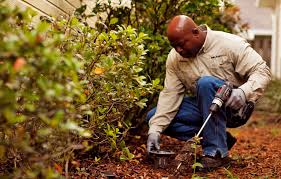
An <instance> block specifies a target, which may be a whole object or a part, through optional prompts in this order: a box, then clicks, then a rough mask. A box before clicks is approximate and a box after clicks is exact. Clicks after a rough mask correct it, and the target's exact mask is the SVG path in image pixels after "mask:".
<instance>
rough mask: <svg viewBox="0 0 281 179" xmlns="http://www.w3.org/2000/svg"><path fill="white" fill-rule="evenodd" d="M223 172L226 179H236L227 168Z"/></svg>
mask: <svg viewBox="0 0 281 179" xmlns="http://www.w3.org/2000/svg"><path fill="white" fill-rule="evenodd" d="M224 171H225V173H226V177H227V178H228V179H238V177H237V176H234V175H233V174H232V172H231V171H229V170H228V169H227V168H224Z"/></svg>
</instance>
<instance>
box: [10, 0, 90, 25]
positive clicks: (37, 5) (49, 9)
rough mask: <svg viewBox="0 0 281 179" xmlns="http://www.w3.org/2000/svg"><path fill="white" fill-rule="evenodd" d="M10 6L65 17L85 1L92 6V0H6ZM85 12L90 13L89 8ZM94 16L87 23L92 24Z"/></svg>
mask: <svg viewBox="0 0 281 179" xmlns="http://www.w3.org/2000/svg"><path fill="white" fill-rule="evenodd" d="M6 1H7V3H8V4H9V5H11V6H18V7H20V8H22V9H25V8H27V7H31V8H32V9H34V10H35V11H37V13H38V15H39V16H42V15H43V16H53V17H58V16H63V17H65V18H67V17H69V16H71V15H72V14H73V12H74V11H75V9H76V8H78V7H80V6H81V5H82V4H84V3H86V4H87V5H89V6H91V7H92V6H93V3H94V2H93V1H92V2H90V1H89V0H88V1H86V2H83V3H82V1H81V0H6ZM86 12H87V13H90V12H91V10H90V8H87V10H86ZM94 21H95V20H94V18H89V20H88V23H89V24H90V25H93V24H94Z"/></svg>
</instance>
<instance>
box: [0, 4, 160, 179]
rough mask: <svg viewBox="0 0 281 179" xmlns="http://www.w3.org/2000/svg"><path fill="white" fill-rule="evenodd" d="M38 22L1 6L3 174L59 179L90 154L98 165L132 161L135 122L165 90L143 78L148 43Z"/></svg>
mask: <svg viewBox="0 0 281 179" xmlns="http://www.w3.org/2000/svg"><path fill="white" fill-rule="evenodd" d="M33 15H34V12H33V11H31V10H27V11H25V12H20V11H19V10H18V9H13V10H11V9H9V8H7V7H6V6H5V5H4V4H2V3H1V4H0V25H1V30H0V38H1V39H0V42H1V43H0V47H1V49H0V54H1V55H0V76H1V78H0V106H1V108H0V137H1V143H0V164H1V166H5V167H1V168H5V169H6V171H4V173H13V174H11V176H13V177H19V176H22V175H23V176H26V177H30V178H36V177H44V178H45V177H50V178H56V177H59V174H62V171H63V170H64V171H65V172H67V169H68V167H67V166H68V165H69V163H70V162H71V161H72V160H75V157H76V156H77V155H79V154H83V153H84V152H87V151H89V150H92V151H93V153H94V155H95V159H96V160H97V161H98V160H99V156H100V154H102V153H103V154H109V156H111V155H114V156H116V157H119V158H120V159H121V160H129V159H132V158H133V157H134V156H133V154H131V153H130V150H129V148H128V147H126V145H125V141H124V139H125V138H126V134H127V131H128V130H129V129H130V126H131V120H132V119H133V117H130V115H128V114H130V112H131V111H138V110H139V109H140V108H143V107H144V106H145V105H146V104H145V102H146V100H147V99H146V96H147V95H148V94H149V93H153V91H154V90H155V89H156V88H158V83H159V82H158V81H157V80H156V81H151V83H150V82H149V81H147V79H146V77H145V76H143V75H141V72H142V70H143V65H144V62H143V60H144V55H145V54H146V50H145V49H144V45H143V41H144V40H145V39H146V38H147V35H145V34H144V33H136V30H135V29H133V28H132V27H130V26H127V27H125V26H119V27H118V29H117V30H115V31H113V30H112V31H109V32H103V33H99V32H98V31H96V30H95V29H93V28H90V27H89V26H87V25H85V24H84V23H82V22H79V21H78V19H76V18H71V19H69V20H60V21H58V20H52V19H48V18H47V19H46V20H44V21H42V22H39V23H37V24H36V25H32V23H31V18H32V16H33ZM75 151H79V152H75ZM62 166H66V167H65V169H62ZM54 168H55V169H56V170H57V171H58V172H54Z"/></svg>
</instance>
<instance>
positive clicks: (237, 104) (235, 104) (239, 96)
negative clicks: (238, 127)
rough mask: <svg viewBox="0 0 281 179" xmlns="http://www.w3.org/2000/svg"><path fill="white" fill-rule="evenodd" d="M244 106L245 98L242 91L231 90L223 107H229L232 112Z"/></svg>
mask: <svg viewBox="0 0 281 179" xmlns="http://www.w3.org/2000/svg"><path fill="white" fill-rule="evenodd" d="M245 104H246V96H245V93H244V91H243V90H242V89H239V88H238V89H233V90H232V93H231V95H230V97H229V99H228V100H227V101H226V103H225V106H229V107H230V108H232V109H234V110H238V109H240V108H241V107H243V106H244V105H245Z"/></svg>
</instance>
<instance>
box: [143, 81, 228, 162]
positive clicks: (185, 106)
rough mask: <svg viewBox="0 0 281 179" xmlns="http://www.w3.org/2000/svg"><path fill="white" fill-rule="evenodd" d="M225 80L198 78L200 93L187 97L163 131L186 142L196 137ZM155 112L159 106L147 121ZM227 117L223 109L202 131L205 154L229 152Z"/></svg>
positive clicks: (149, 114)
mask: <svg viewBox="0 0 281 179" xmlns="http://www.w3.org/2000/svg"><path fill="white" fill-rule="evenodd" d="M223 83H224V81H223V80H221V79H218V78H216V77H212V76H204V77H201V78H200V79H199V80H198V81H197V87H196V90H197V95H196V96H195V97H184V99H183V101H182V103H181V105H180V107H179V111H178V112H177V114H176V116H175V118H174V119H173V120H172V122H171V123H170V125H169V126H168V127H167V128H166V130H165V131H164V132H163V134H166V135H168V136H171V137H174V138H177V139H179V140H184V141H185V140H188V139H190V138H192V137H194V136H195V134H196V133H197V132H198V131H199V130H200V128H201V126H202V125H203V123H204V120H206V118H207V117H208V115H209V107H210V105H211V103H212V101H213V99H214V96H215V93H216V91H217V90H218V88H219V87H220V86H221V85H222V84H223ZM155 112H156V108H153V109H152V110H151V111H149V112H148V114H147V117H146V122H149V120H150V119H151V117H152V116H153V115H154V114H155ZM226 117H227V116H226V112H225V110H224V109H222V110H220V111H219V112H217V113H216V114H214V115H213V116H212V117H211V118H210V120H209V121H208V122H207V124H206V126H205V128H204V129H203V131H202V133H201V136H202V137H203V140H202V148H203V155H209V156H215V155H216V154H218V153H219V154H220V156H221V157H225V156H227V155H228V149H227V143H226Z"/></svg>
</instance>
